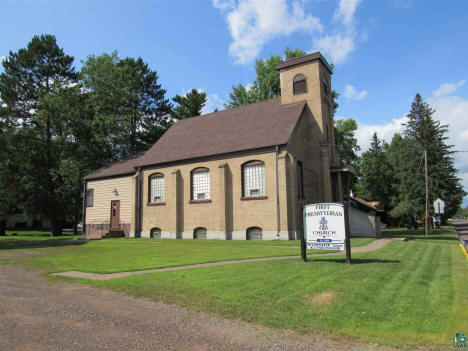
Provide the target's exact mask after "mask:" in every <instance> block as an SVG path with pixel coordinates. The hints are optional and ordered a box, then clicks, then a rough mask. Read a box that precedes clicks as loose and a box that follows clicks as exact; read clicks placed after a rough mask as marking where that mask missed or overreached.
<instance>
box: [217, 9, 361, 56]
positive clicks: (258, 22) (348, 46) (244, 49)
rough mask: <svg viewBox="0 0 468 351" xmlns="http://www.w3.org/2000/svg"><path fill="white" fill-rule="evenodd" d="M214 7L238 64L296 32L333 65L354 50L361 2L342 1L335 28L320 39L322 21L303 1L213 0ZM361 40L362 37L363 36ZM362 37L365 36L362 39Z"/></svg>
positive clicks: (230, 50) (335, 14)
mask: <svg viewBox="0 0 468 351" xmlns="http://www.w3.org/2000/svg"><path fill="white" fill-rule="evenodd" d="M212 1H213V6H214V7H215V8H216V9H218V10H220V11H221V12H222V13H223V15H225V16H226V23H227V25H228V29H229V32H230V34H231V38H232V42H231V44H230V46H229V54H230V55H231V56H232V57H233V58H234V60H235V62H236V63H238V64H248V63H250V62H252V61H253V60H254V59H256V58H257V57H258V56H259V54H260V52H261V50H262V47H263V45H264V44H265V43H267V42H269V41H271V40H273V39H275V38H277V37H280V36H288V35H291V34H292V33H294V32H298V31H302V32H304V33H306V34H308V35H310V38H311V41H312V48H313V51H316V50H320V51H321V52H322V53H324V54H325V55H326V56H329V57H330V59H331V61H332V62H333V63H334V64H340V63H343V62H344V61H345V60H346V59H347V58H348V57H349V55H350V54H351V53H352V52H353V51H354V50H355V46H356V45H355V41H356V39H357V37H358V33H357V32H356V30H355V23H356V21H355V18H354V16H355V13H356V9H357V6H358V5H359V3H360V2H361V0H341V1H340V3H339V5H338V7H337V9H336V10H335V13H334V19H335V20H336V23H335V24H336V25H337V27H336V28H333V27H332V28H329V29H328V30H327V33H328V34H327V35H325V36H320V35H319V33H321V32H322V31H323V26H322V24H321V22H320V20H319V19H318V18H317V17H316V16H314V15H312V14H310V13H305V10H304V6H303V2H302V1H299V0H294V1H293V2H292V3H289V2H287V0H277V1H268V2H266V1H259V0H212ZM361 37H362V36H361ZM362 38H363V37H362Z"/></svg>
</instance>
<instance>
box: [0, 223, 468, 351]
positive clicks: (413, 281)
mask: <svg viewBox="0 0 468 351" xmlns="http://www.w3.org/2000/svg"><path fill="white" fill-rule="evenodd" d="M26 234H27V233H24V235H21V236H15V237H13V236H6V237H0V263H2V262H3V263H8V260H6V261H5V260H4V261H2V258H1V257H2V253H11V252H15V251H16V252H20V253H21V252H26V250H21V249H23V248H26V249H27V251H28V252H33V253H38V254H37V255H35V254H33V255H31V256H28V257H27V258H24V259H22V260H21V262H26V263H27V264H29V265H32V266H33V267H35V268H39V269H40V271H42V272H58V271H66V270H79V271H85V272H99V273H110V272H118V271H127V270H139V269H148V268H156V267H168V266H176V265H187V264H192V263H201V262H212V261H219V260H226V259H238V258H251V257H268V256H283V255H285V256H287V255H298V254H299V242H298V241H288V242H284V241H262V242H259V241H252V242H248V241H220V240H160V239H106V240H102V241H92V242H86V241H82V240H71V239H73V238H74V237H72V236H64V237H61V238H50V237H48V236H47V233H36V234H34V235H33V234H32V233H29V234H27V235H26ZM383 236H384V237H406V238H408V241H394V242H391V243H389V244H388V245H386V246H385V247H383V248H382V249H380V250H377V251H373V252H368V253H361V254H354V255H353V265H351V266H349V265H347V264H345V262H344V261H345V260H344V256H343V255H341V256H329V257H326V256H321V257H320V256H319V257H313V258H310V261H309V262H307V263H303V262H302V261H300V260H299V259H291V260H282V261H268V262H255V263H244V264H237V265H232V266H218V267H210V268H203V269H195V270H183V271H175V272H164V273H153V274H145V275H135V276H129V277H125V278H120V279H113V280H108V281H87V280H79V279H77V280H76V281H78V282H84V283H87V284H90V285H92V286H95V287H99V288H106V289H111V290H115V291H118V292H122V293H126V294H131V295H134V296H137V297H140V296H141V297H149V298H152V299H155V300H161V301H166V302H170V303H175V304H177V305H181V306H185V307H188V308H191V309H196V310H202V311H206V312H209V313H215V314H219V315H222V316H224V317H228V318H236V319H241V320H245V321H251V322H255V323H259V324H263V325H266V326H270V327H273V328H280V329H284V328H286V329H293V330H296V331H299V332H302V333H321V334H331V335H337V336H344V337H349V338H355V339H358V340H362V341H365V342H377V343H383V344H388V345H393V346H402V347H405V348H409V349H415V348H416V347H423V348H426V347H427V346H428V345H435V346H434V347H435V348H436V349H437V348H442V349H444V348H445V347H449V345H450V341H451V339H452V338H453V336H454V335H455V333H456V332H465V333H466V331H468V279H467V277H468V263H467V261H466V258H465V257H464V255H463V253H462V251H461V250H460V247H459V246H458V241H457V240H455V235H454V234H453V232H452V231H451V229H450V228H443V229H441V230H437V231H435V232H434V234H433V235H431V236H429V237H426V236H425V235H424V234H422V233H421V231H406V230H393V229H391V230H386V231H384V233H383ZM371 241H372V239H368V238H353V239H352V245H353V246H362V245H366V244H367V243H369V242H371ZM60 279H64V278H60Z"/></svg>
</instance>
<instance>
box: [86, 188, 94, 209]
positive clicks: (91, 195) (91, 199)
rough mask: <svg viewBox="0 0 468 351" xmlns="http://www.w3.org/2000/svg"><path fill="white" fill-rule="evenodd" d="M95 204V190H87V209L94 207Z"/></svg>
mask: <svg viewBox="0 0 468 351" xmlns="http://www.w3.org/2000/svg"><path fill="white" fill-rule="evenodd" d="M93 202H94V189H88V190H86V207H92V206H93Z"/></svg>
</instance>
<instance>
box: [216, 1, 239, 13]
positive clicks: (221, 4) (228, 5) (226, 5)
mask: <svg viewBox="0 0 468 351" xmlns="http://www.w3.org/2000/svg"><path fill="white" fill-rule="evenodd" d="M213 6H214V7H215V8H217V9H218V10H221V11H226V10H229V9H232V8H233V7H234V0H213Z"/></svg>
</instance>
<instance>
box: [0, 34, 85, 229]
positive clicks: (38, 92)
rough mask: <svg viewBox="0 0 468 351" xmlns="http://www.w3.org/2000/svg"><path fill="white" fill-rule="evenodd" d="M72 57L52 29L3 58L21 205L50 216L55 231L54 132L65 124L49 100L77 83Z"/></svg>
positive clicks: (2, 90) (1, 84) (0, 90)
mask: <svg viewBox="0 0 468 351" xmlns="http://www.w3.org/2000/svg"><path fill="white" fill-rule="evenodd" d="M72 63H73V57H71V56H68V55H66V54H65V53H64V52H63V49H61V48H60V47H59V46H58V45H57V42H56V39H55V37H54V36H52V35H41V36H35V37H33V38H32V40H31V41H30V42H29V43H28V45H27V47H26V48H25V49H20V50H19V51H18V52H16V53H14V52H10V53H9V56H8V57H7V59H6V60H4V61H3V67H4V72H3V73H1V74H0V94H1V100H2V103H3V112H4V113H5V115H6V116H7V118H8V119H9V120H10V121H11V123H12V125H13V126H14V128H16V130H15V133H16V135H17V137H18V138H20V139H21V143H22V144H23V145H22V147H23V155H24V159H23V162H21V163H20V160H17V162H18V164H19V167H20V172H21V174H22V175H23V179H22V185H23V187H22V191H23V192H24V194H25V205H26V206H27V207H29V209H30V210H31V211H39V212H41V213H42V214H43V215H47V216H49V218H50V220H51V226H52V233H53V235H60V234H61V232H62V228H61V220H62V212H61V206H60V203H59V201H58V198H57V189H58V188H59V187H60V185H61V184H60V181H61V180H60V177H58V176H57V173H56V171H57V167H58V160H59V157H60V153H61V142H60V140H59V139H58V138H57V136H58V135H59V134H62V133H64V128H66V125H64V124H63V121H62V120H61V116H60V111H59V110H57V109H55V108H54V106H53V104H51V101H52V100H53V97H54V96H55V95H57V94H59V92H60V91H61V90H62V89H63V88H65V87H70V86H73V85H74V84H76V81H77V74H76V72H75V71H74V69H73V67H72Z"/></svg>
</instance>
